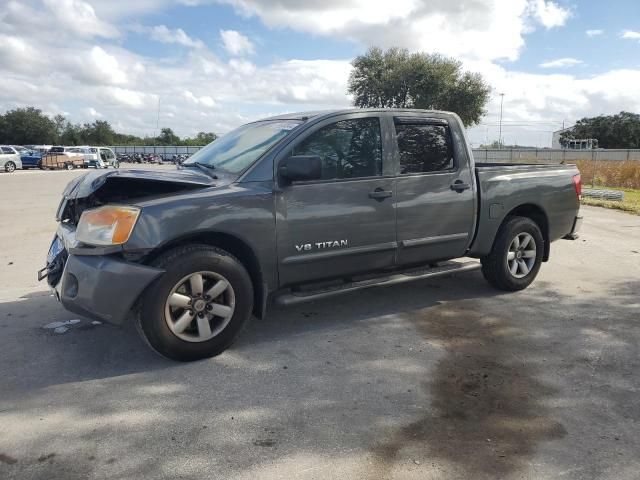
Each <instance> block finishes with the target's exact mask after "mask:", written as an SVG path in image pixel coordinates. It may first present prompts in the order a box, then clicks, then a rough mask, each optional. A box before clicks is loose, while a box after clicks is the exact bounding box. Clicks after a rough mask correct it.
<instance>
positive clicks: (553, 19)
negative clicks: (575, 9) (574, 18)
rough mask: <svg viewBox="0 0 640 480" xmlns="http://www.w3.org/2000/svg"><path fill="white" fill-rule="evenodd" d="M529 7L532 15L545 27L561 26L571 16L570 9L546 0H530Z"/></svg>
mask: <svg viewBox="0 0 640 480" xmlns="http://www.w3.org/2000/svg"><path fill="white" fill-rule="evenodd" d="M529 8H530V9H531V11H532V12H533V16H534V17H535V18H536V19H537V20H538V21H539V22H540V23H541V24H542V25H544V26H545V27H546V28H553V27H561V26H562V25H564V24H565V23H566V22H567V20H568V19H569V17H570V16H571V11H570V10H568V9H566V8H562V7H561V6H559V5H558V4H557V3H555V2H552V1H547V0H532V1H531V2H530V3H529Z"/></svg>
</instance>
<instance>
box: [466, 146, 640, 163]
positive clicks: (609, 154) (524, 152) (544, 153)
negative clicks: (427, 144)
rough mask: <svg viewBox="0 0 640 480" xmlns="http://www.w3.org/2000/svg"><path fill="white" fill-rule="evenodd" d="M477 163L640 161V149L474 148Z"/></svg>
mask: <svg viewBox="0 0 640 480" xmlns="http://www.w3.org/2000/svg"><path fill="white" fill-rule="evenodd" d="M473 158H474V159H475V161H476V162H493V163H500V162H508V163H519V162H522V163H560V162H565V163H575V162H577V161H579V160H591V161H594V162H595V161H600V160H602V161H605V160H607V161H609V160H610V161H629V160H634V161H638V160H640V149H608V150H604V149H603V150H569V149H551V148H502V149H497V148H496V149H493V148H474V149H473Z"/></svg>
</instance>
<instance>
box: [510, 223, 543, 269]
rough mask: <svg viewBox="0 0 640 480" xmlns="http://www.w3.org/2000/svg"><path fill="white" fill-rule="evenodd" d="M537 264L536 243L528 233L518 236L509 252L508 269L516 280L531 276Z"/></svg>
mask: <svg viewBox="0 0 640 480" xmlns="http://www.w3.org/2000/svg"><path fill="white" fill-rule="evenodd" d="M535 263H536V241H535V240H534V238H533V236H531V234H529V233H527V232H522V233H519V234H518V235H516V236H515V237H514V238H513V240H511V244H510V245H509V250H508V251H507V269H508V270H509V273H510V274H511V275H512V276H513V277H515V278H524V277H526V276H527V275H529V272H530V271H531V270H532V269H533V266H534V265H535Z"/></svg>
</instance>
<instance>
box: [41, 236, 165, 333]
mask: <svg viewBox="0 0 640 480" xmlns="http://www.w3.org/2000/svg"><path fill="white" fill-rule="evenodd" d="M57 235H58V236H61V239H62V241H63V243H64V245H65V250H64V252H63V256H64V255H67V258H66V261H65V262H64V267H63V270H62V275H61V277H60V279H59V280H58V281H57V283H55V284H54V285H51V287H52V289H53V291H54V294H55V296H56V298H57V299H58V300H59V301H60V302H61V303H62V305H63V306H64V308H66V309H67V310H69V311H71V312H74V313H77V314H79V315H84V316H86V317H89V318H93V319H96V320H100V321H103V322H107V323H112V324H115V325H121V324H122V323H123V322H124V321H125V319H126V317H127V314H128V313H129V311H130V310H131V308H132V307H133V304H134V303H135V301H136V300H137V299H138V297H139V296H140V294H141V293H142V292H143V291H144V289H145V288H147V286H148V285H149V284H150V283H151V282H152V281H153V280H155V279H156V278H157V277H158V276H160V275H161V274H162V273H163V270H160V269H157V268H153V267H148V266H146V265H140V264H137V263H131V262H127V261H124V260H122V259H120V258H119V257H117V256H115V255H96V254H95V253H93V254H90V255H80V254H77V253H74V251H75V252H77V251H78V250H79V249H78V248H77V246H76V242H75V231H73V230H71V229H69V228H68V227H67V228H62V229H60V228H59V229H58V233H57Z"/></svg>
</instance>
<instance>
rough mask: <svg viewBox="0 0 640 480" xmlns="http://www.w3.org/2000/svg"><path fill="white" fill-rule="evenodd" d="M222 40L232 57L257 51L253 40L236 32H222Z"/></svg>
mask: <svg viewBox="0 0 640 480" xmlns="http://www.w3.org/2000/svg"><path fill="white" fill-rule="evenodd" d="M220 38H221V39H222V43H223V44H224V48H225V49H226V50H227V52H229V53H230V54H231V55H243V54H251V53H253V52H254V50H255V49H254V46H253V43H251V40H249V39H248V38H247V37H246V36H244V35H242V34H241V33H240V32H237V31H235V30H220Z"/></svg>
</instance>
